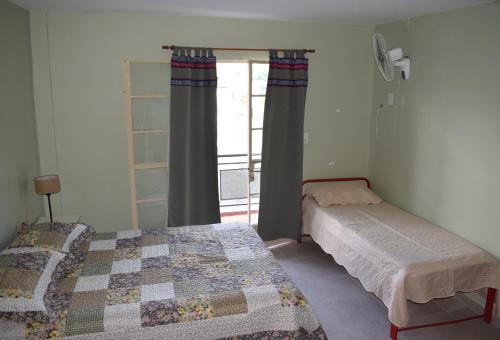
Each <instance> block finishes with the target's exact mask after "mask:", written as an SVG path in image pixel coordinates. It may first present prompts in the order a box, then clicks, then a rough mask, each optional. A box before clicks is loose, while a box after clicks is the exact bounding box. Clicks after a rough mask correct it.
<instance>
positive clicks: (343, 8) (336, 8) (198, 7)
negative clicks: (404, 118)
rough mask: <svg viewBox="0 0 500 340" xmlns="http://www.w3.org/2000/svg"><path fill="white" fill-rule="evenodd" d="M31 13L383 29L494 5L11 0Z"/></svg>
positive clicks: (385, 0)
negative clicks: (294, 22)
mask: <svg viewBox="0 0 500 340" xmlns="http://www.w3.org/2000/svg"><path fill="white" fill-rule="evenodd" d="M11 1H12V2H13V3H15V4H17V5H19V6H21V7H24V8H26V9H36V10H51V11H91V12H101V11H113V12H149V13H159V14H167V15H183V16H209V17H229V18H252V19H277V20H298V21H329V22H344V23H357V24H380V23H385V22H391V21H396V20H401V19H407V18H411V17H415V16H420V15H425V14H431V13H436V12H442V11H446V10H449V9H454V8H462V7H467V6H473V5H477V4H481V3H487V2H493V1H492V0H244V1H243V0H11Z"/></svg>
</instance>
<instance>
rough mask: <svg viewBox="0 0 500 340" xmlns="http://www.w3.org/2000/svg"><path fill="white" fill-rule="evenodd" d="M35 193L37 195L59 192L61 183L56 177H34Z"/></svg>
mask: <svg viewBox="0 0 500 340" xmlns="http://www.w3.org/2000/svg"><path fill="white" fill-rule="evenodd" d="M35 191H36V193H37V194H39V195H47V194H55V193H57V192H59V191H61V183H60V182H59V176H57V175H45V176H39V177H35Z"/></svg>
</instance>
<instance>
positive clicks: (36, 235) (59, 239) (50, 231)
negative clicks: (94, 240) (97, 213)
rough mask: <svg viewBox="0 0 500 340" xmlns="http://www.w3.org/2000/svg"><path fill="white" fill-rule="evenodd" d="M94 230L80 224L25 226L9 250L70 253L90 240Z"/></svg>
mask: <svg viewBox="0 0 500 340" xmlns="http://www.w3.org/2000/svg"><path fill="white" fill-rule="evenodd" d="M92 233H93V228H92V227H91V226H89V225H85V224H80V223H78V224H77V223H72V224H65V223H56V222H54V223H40V224H32V225H31V226H30V225H27V224H23V226H22V228H21V231H20V232H19V233H18V235H17V238H16V239H15V240H14V241H13V242H12V243H11V244H10V246H9V248H20V247H39V248H45V249H52V250H57V251H60V252H64V253H69V252H70V250H71V248H72V247H78V245H79V244H80V243H82V242H83V241H85V240H87V239H89V238H90V236H91V234H92Z"/></svg>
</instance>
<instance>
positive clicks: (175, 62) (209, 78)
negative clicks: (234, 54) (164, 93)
mask: <svg viewBox="0 0 500 340" xmlns="http://www.w3.org/2000/svg"><path fill="white" fill-rule="evenodd" d="M216 64H217V59H216V58H215V56H214V54H213V49H212V48H205V47H180V46H176V47H175V49H174V53H173V54H172V59H171V67H172V79H171V85H172V86H191V87H217V73H216Z"/></svg>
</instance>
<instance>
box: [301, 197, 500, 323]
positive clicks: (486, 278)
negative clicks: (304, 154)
mask: <svg viewBox="0 0 500 340" xmlns="http://www.w3.org/2000/svg"><path fill="white" fill-rule="evenodd" d="M303 231H304V233H306V234H309V235H311V237H312V238H313V240H314V241H315V242H316V243H318V244H319V245H320V246H321V247H322V248H323V250H324V251H325V252H327V253H328V254H331V255H332V256H333V257H334V259H335V261H336V262H337V263H339V264H340V265H342V266H344V267H345V268H346V270H347V271H348V272H349V273H350V274H351V275H352V276H354V277H356V278H358V279H359V280H360V282H361V284H362V285H363V286H364V288H365V289H366V290H368V291H369V292H372V293H374V294H375V295H376V296H377V297H378V298H379V299H380V300H382V301H383V302H384V304H385V305H386V306H387V308H388V313H389V320H390V321H391V322H392V323H393V324H394V325H396V326H398V327H404V326H407V324H408V321H409V313H408V308H407V300H411V301H413V302H416V303H425V302H428V301H429V300H431V299H434V298H441V297H450V296H453V295H454V294H455V293H456V292H469V291H474V290H478V289H481V288H484V287H491V288H497V289H498V288H500V264H499V262H498V260H497V259H495V258H494V257H493V256H491V255H490V254H488V253H487V252H485V251H483V250H482V249H480V248H478V247H476V246H474V245H473V244H471V243H470V242H468V241H466V240H464V239H463V238H461V237H459V236H457V235H455V234H453V233H451V232H449V231H447V230H445V229H444V228H441V227H438V226H436V225H434V224H432V223H429V222H427V221H425V220H422V219H420V218H418V217H416V216H414V215H411V214H409V213H407V212H405V211H403V210H401V209H399V208H397V207H395V206H392V205H390V204H387V203H381V204H375V205H348V206H335V207H328V208H322V207H320V206H319V205H318V204H317V203H316V201H315V200H314V199H312V198H309V197H306V198H305V199H304V202H303Z"/></svg>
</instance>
